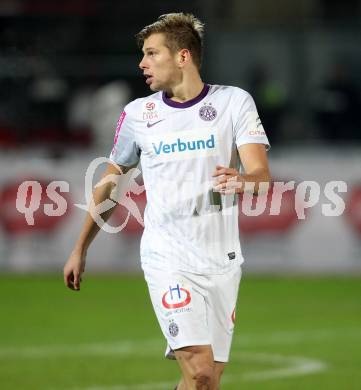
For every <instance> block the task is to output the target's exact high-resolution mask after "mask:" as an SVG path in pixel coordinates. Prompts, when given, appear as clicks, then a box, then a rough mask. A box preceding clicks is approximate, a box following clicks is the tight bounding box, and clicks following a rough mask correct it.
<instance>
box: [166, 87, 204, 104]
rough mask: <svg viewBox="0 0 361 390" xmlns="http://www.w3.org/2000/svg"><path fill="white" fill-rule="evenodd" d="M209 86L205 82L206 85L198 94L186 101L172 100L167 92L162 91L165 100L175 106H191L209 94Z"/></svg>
mask: <svg viewBox="0 0 361 390" xmlns="http://www.w3.org/2000/svg"><path fill="white" fill-rule="evenodd" d="M209 88H210V86H209V85H208V84H204V87H203V89H202V91H201V93H200V94H199V95H198V96H196V97H195V98H193V99H191V100H188V101H186V102H184V103H181V102H175V101H174V100H172V99H171V98H170V97H168V96H167V93H166V92H164V91H163V93H162V98H163V102H164V103H165V104H167V105H168V106H171V107H173V108H189V107H192V106H194V105H195V104H197V103H199V102H200V101H201V100H202V99H204V98H205V97H206V96H207V94H208V91H209Z"/></svg>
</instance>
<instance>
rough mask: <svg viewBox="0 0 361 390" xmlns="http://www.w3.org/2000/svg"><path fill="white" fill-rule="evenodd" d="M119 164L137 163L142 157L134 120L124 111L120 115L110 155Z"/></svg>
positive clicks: (129, 164)
mask: <svg viewBox="0 0 361 390" xmlns="http://www.w3.org/2000/svg"><path fill="white" fill-rule="evenodd" d="M109 158H110V160H111V161H113V162H115V163H116V164H118V165H124V166H131V165H136V164H138V162H139V158H140V148H139V146H138V144H137V142H136V132H135V126H134V121H132V119H131V117H130V116H129V115H128V113H127V111H123V112H122V113H121V115H120V117H119V120H118V123H117V127H116V130H115V136H114V146H113V149H112V152H111V153H110V156H109Z"/></svg>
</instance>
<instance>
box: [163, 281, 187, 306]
mask: <svg viewBox="0 0 361 390" xmlns="http://www.w3.org/2000/svg"><path fill="white" fill-rule="evenodd" d="M190 301H191V293H190V292H189V291H188V290H186V289H185V288H182V287H179V284H177V286H176V287H172V286H169V290H168V291H166V292H165V293H164V294H163V297H162V305H163V306H164V307H165V308H166V309H179V308H181V307H184V306H187V305H189V303H190Z"/></svg>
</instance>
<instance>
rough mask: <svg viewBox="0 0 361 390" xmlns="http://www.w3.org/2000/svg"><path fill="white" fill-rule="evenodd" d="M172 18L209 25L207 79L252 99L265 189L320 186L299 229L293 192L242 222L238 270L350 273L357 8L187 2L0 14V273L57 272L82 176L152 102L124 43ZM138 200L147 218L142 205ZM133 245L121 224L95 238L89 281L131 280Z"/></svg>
mask: <svg viewBox="0 0 361 390" xmlns="http://www.w3.org/2000/svg"><path fill="white" fill-rule="evenodd" d="M140 4H141V6H140ZM170 11H185V12H187V11H189V12H193V13H195V14H196V15H198V16H199V17H200V18H201V19H202V20H204V21H205V23H206V39H205V53H204V54H205V58H204V63H203V69H202V76H203V79H204V80H205V81H206V82H209V83H213V84H217V83H218V84H230V85H235V86H239V87H241V88H243V89H246V90H247V91H249V92H250V93H251V94H252V95H253V97H254V99H255V101H256V104H257V107H258V110H259V113H260V116H261V119H262V121H263V125H264V128H265V129H266V132H267V134H268V136H269V139H270V142H271V145H272V149H271V152H270V153H269V157H270V161H271V168H272V174H273V177H274V179H275V180H283V181H289V180H294V181H295V182H296V184H297V183H299V182H301V181H304V180H312V181H317V182H318V183H319V185H320V190H321V200H320V202H319V203H318V204H317V205H315V206H314V207H312V208H310V209H309V210H308V212H307V216H306V219H305V220H299V219H297V218H296V214H295V213H292V208H293V207H292V202H293V201H294V199H293V196H294V191H293V192H292V191H290V192H289V193H287V195H286V196H285V199H284V202H283V203H284V205H283V207H282V212H281V215H280V216H278V217H272V218H270V217H268V218H267V215H266V214H267V213H265V215H263V216H260V217H258V218H251V219H249V218H248V219H247V218H243V217H242V215H240V220H241V221H240V227H241V232H242V235H241V239H242V240H243V245H244V252H245V256H246V258H247V259H248V261H247V264H246V267H247V268H248V269H250V270H251V271H253V270H255V271H257V270H261V271H277V272H279V271H284V270H286V271H289V270H296V271H311V272H313V271H321V272H323V271H331V272H333V271H336V272H339V271H345V272H353V271H355V270H356V269H357V270H360V269H361V249H360V244H359V243H360V237H361V200H360V199H361V154H360V151H361V117H360V115H359V111H360V108H361V106H360V104H361V103H360V102H361V100H360V92H361V73H360V72H359V69H360V68H361V45H360V39H361V27H360V26H361V7H360V1H356V0H349V1H347V2H339V1H335V0H331V1H323V0H302V1H298V2H297V3H296V4H295V3H293V2H289V1H284V0H276V1H275V2H272V3H270V2H268V1H263V0H257V1H252V2H239V1H236V0H233V1H232V0H223V1H216V0H212V1H201V0H195V1H183V2H182V6H181V8H180V5H179V4H178V2H176V1H172V0H169V1H166V2H164V1H153V2H147V3H144V4H143V3H139V2H137V1H136V2H131V3H126V2H119V1H111V0H102V1H101V0H71V1H70V0H64V1H61V2H53V1H45V0H2V1H0V151H1V157H0V166H1V175H0V200H1V205H2V207H1V210H0V229H1V239H0V267H1V268H2V269H5V270H17V271H27V270H29V271H30V270H39V271H43V270H50V269H54V270H55V269H59V267H61V265H62V264H63V262H64V260H65V258H66V257H67V254H68V253H69V251H70V250H71V248H72V245H73V243H74V240H75V236H76V235H77V232H78V230H79V228H80V225H81V223H82V221H83V219H84V211H83V210H80V209H78V208H76V207H74V204H75V203H85V199H84V175H85V172H86V168H87V167H88V165H89V163H90V162H91V161H92V160H93V159H94V158H95V157H99V156H108V155H109V152H110V150H111V148H112V144H113V137H114V129H115V127H116V122H117V119H118V117H119V114H120V112H121V111H122V108H123V107H124V106H125V104H126V103H127V102H129V101H130V100H132V99H134V98H137V97H141V96H146V95H148V94H149V93H150V91H149V90H148V87H147V86H146V84H145V83H144V79H143V77H142V75H141V72H140V70H139V68H138V63H139V61H140V59H141V52H140V51H139V49H138V48H137V46H136V44H135V40H134V35H135V34H136V33H137V32H138V31H139V30H140V29H141V28H142V27H143V26H144V25H146V24H149V23H151V22H152V21H154V20H155V19H156V18H157V17H158V16H159V15H160V14H163V13H167V12H170ZM99 171H101V167H100V168H99ZM24 180H38V181H39V182H41V188H40V189H38V190H39V191H42V196H41V200H40V203H41V204H40V205H39V208H38V210H37V211H36V212H35V214H34V225H33V226H29V225H28V223H27V221H26V219H25V216H24V214H22V213H19V212H18V211H17V209H16V207H15V206H16V194H17V191H18V187H19V185H20V183H21V182H23V181H24ZM54 180H58V181H66V182H68V183H69V189H68V192H63V193H62V194H61V195H62V196H63V197H64V198H65V199H66V204H67V206H68V207H67V212H66V213H65V214H64V215H61V216H50V217H49V216H47V215H46V214H45V213H44V204H47V203H48V204H54V201H52V200H51V199H49V197H48V196H47V194H46V188H47V185H48V184H49V183H50V182H52V181H54ZM330 180H343V181H345V182H346V183H347V187H348V188H347V192H346V193H341V194H340V196H342V197H343V199H344V201H345V203H346V210H345V212H344V213H343V214H342V215H341V216H338V217H324V216H323V215H322V204H323V203H330V202H329V201H328V200H327V198H325V197H324V196H323V192H324V187H325V184H326V183H327V182H328V181H330ZM34 191H35V190H34ZM57 191H58V192H60V190H59V189H57ZM25 195H26V194H25ZM28 195H29V196H28V201H29V197H30V194H28ZM39 196H40V195H39ZM134 199H136V201H137V202H138V203H139V208H140V209H144V205H145V196H144V194H143V196H139V197H134ZM54 208H55V206H54ZM126 216H127V210H126V209H123V210H122V206H120V207H119V210H118V212H117V213H116V215H115V217H114V219H113V221H112V223H113V224H114V225H116V226H119V225H120V224H121V223H122V222H123V221H124V220H125V218H126ZM242 218H243V219H242ZM141 232H142V227H141V226H140V225H139V224H138V223H137V222H136V220H135V219H133V218H131V219H130V222H129V224H128V226H127V227H126V228H125V229H124V230H123V231H122V232H121V233H119V234H116V235H109V234H103V233H102V234H101V235H100V238H99V239H98V240H97V242H96V243H95V244H94V246H93V248H92V251H91V253H90V254H89V257H90V259H91V261H90V262H89V267H91V268H97V269H115V268H116V269H119V270H128V271H129V270H130V271H134V270H135V271H137V270H139V261H138V258H139V239H140V235H141ZM100 256H101V261H97V258H99V257H100Z"/></svg>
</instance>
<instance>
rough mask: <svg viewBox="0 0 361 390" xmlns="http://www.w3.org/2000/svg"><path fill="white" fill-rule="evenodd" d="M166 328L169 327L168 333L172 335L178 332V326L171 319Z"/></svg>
mask: <svg viewBox="0 0 361 390" xmlns="http://www.w3.org/2000/svg"><path fill="white" fill-rule="evenodd" d="M168 329H169V333H170V335H171V336H173V337H176V336H177V335H178V333H179V327H178V325H177V324H176V323H175V322H174V321H171V323H170V324H169V328H168Z"/></svg>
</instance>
